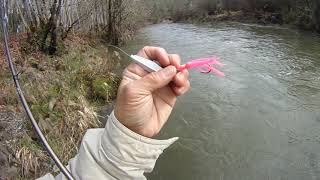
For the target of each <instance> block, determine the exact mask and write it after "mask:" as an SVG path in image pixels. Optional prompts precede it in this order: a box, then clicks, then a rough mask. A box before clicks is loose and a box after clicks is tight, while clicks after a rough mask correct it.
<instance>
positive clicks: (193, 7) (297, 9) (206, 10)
mask: <svg viewBox="0 0 320 180" xmlns="http://www.w3.org/2000/svg"><path fill="white" fill-rule="evenodd" d="M149 3H150V6H152V7H153V9H154V10H153V15H152V17H153V21H155V22H158V21H161V20H162V19H171V20H173V21H193V22H199V21H200V22H202V21H204V22H212V21H213V22H214V21H222V20H223V21H224V20H234V21H241V22H250V23H252V22H253V23H260V24H289V25H294V26H296V27H298V28H301V29H306V30H315V31H318V32H320V5H319V4H320V2H319V1H318V0H292V1H291V0H176V1H174V0H163V1H150V2H149Z"/></svg>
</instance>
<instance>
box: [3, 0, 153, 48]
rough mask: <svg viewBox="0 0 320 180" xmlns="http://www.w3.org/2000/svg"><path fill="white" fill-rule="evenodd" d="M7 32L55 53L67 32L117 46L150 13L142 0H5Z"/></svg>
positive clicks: (139, 25) (142, 23)
mask: <svg viewBox="0 0 320 180" xmlns="http://www.w3.org/2000/svg"><path fill="white" fill-rule="evenodd" d="M5 4H6V6H5V7H6V14H7V17H8V24H9V26H8V27H9V31H10V32H11V33H12V34H19V33H26V32H27V33H28V40H29V42H30V43H31V44H32V45H36V47H37V48H39V49H41V50H42V51H45V52H48V53H49V54H54V53H55V52H56V51H57V48H58V47H59V46H58V43H59V41H61V40H64V39H66V38H67V36H68V35H69V34H70V33H75V32H77V33H82V34H87V35H100V36H101V37H103V38H104V39H105V40H107V41H108V42H110V43H112V44H115V45H119V44H121V42H124V41H125V40H127V39H130V37H131V36H132V34H133V33H134V32H135V31H136V30H137V29H139V28H141V27H142V26H143V25H144V24H145V22H146V21H145V19H146V17H148V14H150V9H147V6H146V3H145V2H144V1H141V0H133V1H131V0H87V1H81V0H6V2H5Z"/></svg>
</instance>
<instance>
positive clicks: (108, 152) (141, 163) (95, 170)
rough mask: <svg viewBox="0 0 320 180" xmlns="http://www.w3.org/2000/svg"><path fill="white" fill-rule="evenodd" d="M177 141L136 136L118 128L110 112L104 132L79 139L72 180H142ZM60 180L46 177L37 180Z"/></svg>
mask: <svg viewBox="0 0 320 180" xmlns="http://www.w3.org/2000/svg"><path fill="white" fill-rule="evenodd" d="M177 139H178V138H177V137H175V138H171V139H168V140H155V139H150V138H146V137H144V136H141V135H138V134H136V133H134V132H132V131H131V130H129V129H128V128H126V127H125V126H124V125H122V124H121V123H120V122H119V121H118V120H117V119H116V118H115V116H114V113H113V112H112V113H111V115H110V116H109V118H108V121H107V123H106V127H105V128H104V129H102V128H101V129H90V130H88V131H87V132H86V134H85V136H84V137H83V140H82V143H81V147H80V150H79V153H78V154H77V155H76V156H75V157H74V158H73V159H71V160H70V161H69V165H68V169H69V170H70V171H71V173H72V175H73V176H74V178H75V179H77V180H78V179H82V180H90V179H95V180H96V179H107V180H115V179H121V180H127V179H130V180H131V179H139V180H140V179H141V180H143V179H146V178H145V176H144V175H143V173H145V172H151V171H152V170H153V168H154V165H155V163H156V160H157V159H158V157H159V155H160V154H161V153H162V152H163V150H164V149H166V148H167V147H168V146H170V145H171V144H172V143H174V142H175V141H176V140H177ZM54 179H55V180H64V179H66V178H65V177H64V176H63V175H62V174H61V173H60V174H59V175H58V176H57V177H53V176H52V175H51V174H47V175H45V176H43V177H41V178H39V180H54Z"/></svg>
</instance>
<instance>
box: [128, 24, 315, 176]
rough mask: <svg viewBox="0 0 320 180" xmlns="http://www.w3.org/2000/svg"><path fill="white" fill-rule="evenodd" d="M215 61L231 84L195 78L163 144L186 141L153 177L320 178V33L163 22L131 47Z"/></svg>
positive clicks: (165, 156)
mask: <svg viewBox="0 0 320 180" xmlns="http://www.w3.org/2000/svg"><path fill="white" fill-rule="evenodd" d="M144 45H156V46H162V47H164V48H165V49H167V50H168V52H171V53H178V54H180V55H181V57H182V59H183V61H187V60H188V59H192V58H198V57H204V56H210V55H217V56H219V57H220V58H221V61H222V62H223V63H225V64H227V66H225V67H224V68H223V71H224V72H225V74H226V75H227V76H226V77H225V78H217V77H215V76H213V75H202V74H200V73H198V72H197V71H192V72H191V84H192V90H191V91H190V93H189V94H188V95H186V96H183V97H181V98H180V99H179V100H178V103H177V106H176V108H175V109H174V112H173V114H172V116H171V118H170V121H169V122H168V124H167V125H166V127H165V128H164V129H163V131H162V133H161V135H160V137H159V138H168V137H172V136H179V137H180V140H179V141H178V142H177V143H175V144H174V145H173V146H172V147H171V148H170V149H168V150H167V151H166V153H164V154H163V155H162V156H161V157H160V159H159V160H158V162H157V164H156V167H155V170H154V172H153V173H151V174H149V175H148V178H149V179H151V180H158V179H159V180H160V179H175V180H180V179H181V180H191V179H219V180H220V179H221V180H222V179H228V180H229V179H234V180H238V179H290V180H301V179H310V180H313V179H320V37H319V36H317V35H315V34H310V33H306V32H298V31H295V30H290V29H286V28H280V27H265V26H258V25H246V24H239V23H223V24H216V25H201V26H197V25H188V24H159V25H154V26H150V27H148V28H145V29H143V30H142V31H141V32H140V33H139V34H138V36H137V37H136V39H135V40H133V41H132V42H130V43H129V44H128V45H127V47H126V48H127V49H128V51H131V52H132V53H134V52H136V51H137V50H138V49H140V48H142V47H143V46H144Z"/></svg>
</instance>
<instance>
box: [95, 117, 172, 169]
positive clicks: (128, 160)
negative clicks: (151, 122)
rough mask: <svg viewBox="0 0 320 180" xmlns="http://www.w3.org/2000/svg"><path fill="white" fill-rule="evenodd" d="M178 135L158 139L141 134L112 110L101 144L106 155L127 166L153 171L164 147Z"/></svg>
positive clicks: (113, 160)
mask: <svg viewBox="0 0 320 180" xmlns="http://www.w3.org/2000/svg"><path fill="white" fill-rule="evenodd" d="M176 140H178V137H174V138H171V139H168V140H156V139H151V138H147V137H144V136H141V135H139V134H137V133H135V132H133V131H131V130H130V129H128V128H127V127H126V126H124V125H123V124H121V123H120V122H119V121H118V120H117V118H116V117H115V115H114V112H112V113H111V114H110V116H109V118H108V121H107V123H106V127H105V131H104V133H103V135H102V138H101V146H102V148H103V149H104V153H106V157H108V159H109V160H110V161H112V162H115V163H116V164H117V163H120V164H122V166H124V169H126V168H129V169H131V168H134V169H136V170H138V169H140V170H143V171H144V172H151V171H152V169H153V168H154V165H155V163H156V160H157V159H158V157H159V156H160V154H161V153H162V152H163V150H164V149H166V148H167V147H169V146H170V145H171V144H173V143H174V142H175V141H176Z"/></svg>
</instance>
